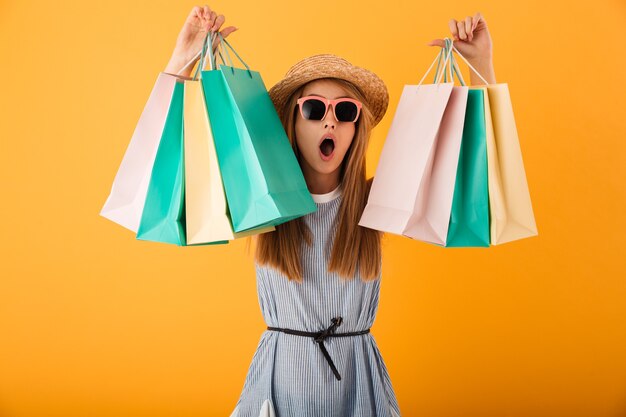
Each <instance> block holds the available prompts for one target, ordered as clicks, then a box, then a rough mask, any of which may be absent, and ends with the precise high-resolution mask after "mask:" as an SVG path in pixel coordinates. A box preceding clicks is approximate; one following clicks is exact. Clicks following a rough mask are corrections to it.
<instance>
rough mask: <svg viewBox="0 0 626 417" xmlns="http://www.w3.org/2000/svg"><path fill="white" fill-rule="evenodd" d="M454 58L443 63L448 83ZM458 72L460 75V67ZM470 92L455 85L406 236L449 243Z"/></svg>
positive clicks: (447, 50)
mask: <svg viewBox="0 0 626 417" xmlns="http://www.w3.org/2000/svg"><path fill="white" fill-rule="evenodd" d="M446 53H449V46H448V47H447V48H445V49H444V48H442V50H441V52H440V56H439V60H441V58H442V56H447V55H445V54H446ZM453 58H454V57H453V56H452V55H450V56H449V59H448V65H447V66H445V65H444V66H443V69H442V70H443V71H444V72H443V74H444V80H443V81H444V82H447V81H448V77H447V75H446V69H448V72H449V73H450V75H449V77H450V81H453V76H452V71H451V68H453V66H452V65H451V64H452V63H453ZM455 73H456V74H457V75H458V76H460V73H457V72H456V68H455ZM438 74H439V65H437V71H436V72H435V78H434V79H435V80H436V79H437V78H438ZM433 82H434V81H433ZM467 95H468V88H467V87H466V86H465V84H464V83H462V86H461V87H457V86H454V87H453V88H452V94H451V95H450V100H449V101H448V104H447V106H446V109H445V111H444V114H443V118H442V120H441V125H440V127H439V132H438V133H437V137H436V138H435V146H434V148H433V152H432V154H431V158H430V161H429V164H428V167H427V170H426V173H425V175H424V179H423V183H422V186H421V188H420V191H419V192H418V199H417V203H418V204H416V206H415V211H414V215H413V218H412V219H411V220H410V221H409V223H408V225H407V227H406V229H405V231H404V236H407V237H410V238H412V239H419V240H422V241H425V242H430V243H434V244H437V245H445V244H446V242H447V235H448V227H449V224H450V212H451V209H452V197H453V193H454V184H455V180H456V172H457V165H458V162H459V153H460V149H461V137H462V134H463V125H464V121H465V108H466V106H467Z"/></svg>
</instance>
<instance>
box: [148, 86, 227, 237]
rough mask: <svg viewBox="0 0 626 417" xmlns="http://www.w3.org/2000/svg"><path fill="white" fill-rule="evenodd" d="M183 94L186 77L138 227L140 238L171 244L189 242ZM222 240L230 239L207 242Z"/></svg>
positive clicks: (173, 107) (172, 105) (171, 111)
mask: <svg viewBox="0 0 626 417" xmlns="http://www.w3.org/2000/svg"><path fill="white" fill-rule="evenodd" d="M183 94H184V84H183V80H182V79H181V80H176V85H175V86H174V92H173V94H172V101H171V103H170V107H169V110H168V112H167V118H166V120H165V127H164V129H163V134H162V136H161V141H160V143H159V148H158V150H157V154H156V157H155V160H154V166H153V168H152V175H151V176H150V184H149V185H148V193H147V195H146V202H145V204H144V208H143V212H142V213H141V221H140V223H139V229H138V230H137V239H139V240H149V241H154V242H163V243H172V244H175V245H179V246H185V245H186V244H187V242H186V238H185V177H184V172H185V166H184V155H183V149H184V147H183V98H184V97H183ZM222 243H228V241H219V242H211V243H208V244H222ZM203 245H205V244H203ZM194 246H195V245H194ZM198 246H200V245H198Z"/></svg>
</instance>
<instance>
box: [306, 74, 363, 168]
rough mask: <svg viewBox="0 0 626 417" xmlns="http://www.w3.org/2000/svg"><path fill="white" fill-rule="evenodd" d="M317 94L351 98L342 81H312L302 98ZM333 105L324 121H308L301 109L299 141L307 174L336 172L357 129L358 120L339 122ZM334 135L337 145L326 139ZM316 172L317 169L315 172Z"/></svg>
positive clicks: (327, 96)
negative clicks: (356, 122) (340, 82)
mask: <svg viewBox="0 0 626 417" xmlns="http://www.w3.org/2000/svg"><path fill="white" fill-rule="evenodd" d="M311 95H317V96H322V97H326V98H328V99H335V98H340V97H350V94H349V93H348V91H346V90H345V89H344V88H343V87H342V86H341V85H340V84H339V83H337V82H334V81H332V80H315V81H311V82H310V83H308V84H307V85H306V86H305V88H304V90H303V91H302V95H301V96H300V97H305V96H311ZM331 107H332V105H331V106H329V108H328V111H327V112H326V116H325V118H324V119H323V120H307V119H305V118H303V117H302V114H301V112H300V111H299V110H298V113H297V115H296V144H297V146H298V150H299V152H300V164H301V166H302V170H303V172H304V173H305V175H306V174H307V173H308V174H313V175H315V174H332V173H335V171H337V173H338V169H339V167H340V166H341V162H342V161H343V158H344V156H345V155H346V152H347V151H348V148H349V147H350V144H351V143H352V138H353V137H354V132H355V123H353V122H338V121H337V120H336V119H335V115H334V113H333V109H332V108H331ZM329 135H334V146H333V144H331V143H330V141H326V142H325V143H323V144H322V142H324V139H325V138H326V137H328V136H329ZM311 171H313V172H311Z"/></svg>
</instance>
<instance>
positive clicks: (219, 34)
mask: <svg viewBox="0 0 626 417" xmlns="http://www.w3.org/2000/svg"><path fill="white" fill-rule="evenodd" d="M217 36H218V37H219V39H220V46H221V48H222V49H223V50H224V51H225V52H226V56H227V58H228V61H229V62H230V67H231V70H232V72H233V74H234V73H235V65H234V63H233V61H232V59H231V58H230V53H229V52H228V48H230V50H231V51H233V53H234V54H235V55H236V56H237V58H238V59H239V61H241V63H242V64H243V65H244V66H245V67H246V70H248V74H249V75H250V77H252V71H251V70H250V67H249V66H248V64H246V62H245V61H244V60H243V59H242V58H241V57H240V56H239V54H238V53H237V51H235V48H233V47H232V46H231V44H230V43H228V41H227V40H226V39H224V37H223V36H222V34H221V33H219V32H218V33H217ZM226 46H228V48H226ZM209 54H210V55H211V62H215V60H214V59H213V51H212V50H211V49H209ZM214 68H215V67H214ZM216 69H217V68H216Z"/></svg>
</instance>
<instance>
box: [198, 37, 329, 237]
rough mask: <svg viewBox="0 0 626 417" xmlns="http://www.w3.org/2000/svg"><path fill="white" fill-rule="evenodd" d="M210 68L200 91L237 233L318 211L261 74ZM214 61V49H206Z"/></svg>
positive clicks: (224, 43) (223, 45)
mask: <svg viewBox="0 0 626 417" xmlns="http://www.w3.org/2000/svg"><path fill="white" fill-rule="evenodd" d="M218 36H219V37H220V44H221V48H222V50H223V51H224V52H226V54H227V56H229V52H228V49H230V50H231V51H233V52H234V53H235V55H237V57H238V58H239V60H240V61H241V62H242V63H243V64H244V66H245V67H246V69H245V70H244V69H239V68H235V67H234V65H232V63H231V66H227V65H219V67H215V65H213V66H212V67H213V68H216V69H212V70H208V71H202V87H203V90H204V98H205V101H206V105H207V109H208V114H209V115H210V124H211V129H212V132H213V139H214V142H215V149H216V152H217V159H218V163H219V168H220V172H221V174H222V181H223V185H224V189H225V192H226V198H227V201H228V207H229V209H230V214H231V219H232V225H233V229H234V231H235V232H242V231H245V230H249V229H252V228H258V227H263V226H276V225H279V224H281V223H284V222H286V221H289V220H292V219H295V218H297V217H301V216H303V215H305V214H308V213H311V212H313V211H315V210H317V207H316V205H315V202H314V201H313V198H312V197H311V194H310V192H309V190H308V188H307V185H306V182H305V180H304V176H303V174H302V170H301V169H300V166H299V164H298V161H297V160H296V157H295V155H294V153H293V150H292V148H291V145H290V143H289V139H288V138H287V134H286V132H285V130H284V128H283V126H282V124H281V121H280V119H279V117H278V114H277V113H276V109H275V108H274V105H273V103H272V101H271V99H270V97H269V94H268V92H267V89H266V87H265V84H264V83H263V80H262V78H261V75H260V74H259V73H258V72H256V71H252V70H251V69H250V68H249V67H248V65H247V64H246V63H245V62H243V60H242V59H241V58H240V57H239V55H238V54H237V53H236V52H235V50H234V49H233V48H232V47H231V46H230V44H229V43H228V41H226V40H224V39H223V37H221V34H218ZM208 51H209V53H210V54H211V57H210V59H212V60H213V62H215V60H214V56H213V51H212V48H208Z"/></svg>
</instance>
